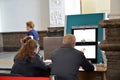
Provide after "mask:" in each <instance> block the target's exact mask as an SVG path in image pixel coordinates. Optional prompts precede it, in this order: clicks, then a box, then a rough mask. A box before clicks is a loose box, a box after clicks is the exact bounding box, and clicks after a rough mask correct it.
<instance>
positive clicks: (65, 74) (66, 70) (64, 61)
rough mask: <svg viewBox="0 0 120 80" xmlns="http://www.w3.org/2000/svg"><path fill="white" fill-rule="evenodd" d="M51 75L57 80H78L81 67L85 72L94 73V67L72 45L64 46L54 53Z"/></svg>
mask: <svg viewBox="0 0 120 80" xmlns="http://www.w3.org/2000/svg"><path fill="white" fill-rule="evenodd" d="M51 59H52V65H51V74H52V75H56V77H57V78H58V79H57V80H77V74H78V69H79V67H80V66H82V67H83V69H84V70H85V71H94V66H93V65H92V64H90V63H89V62H88V61H87V59H86V58H85V56H84V54H83V53H82V52H80V51H78V50H76V49H74V48H72V47H71V46H70V45H63V46H62V47H61V48H59V49H56V50H54V51H53V52H52V57H51Z"/></svg>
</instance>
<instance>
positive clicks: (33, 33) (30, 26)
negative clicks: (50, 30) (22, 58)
mask: <svg viewBox="0 0 120 80" xmlns="http://www.w3.org/2000/svg"><path fill="white" fill-rule="evenodd" d="M34 27H35V25H34V23H33V22H32V21H28V22H26V30H27V31H28V36H30V37H31V38H32V39H34V40H36V41H37V42H38V41H39V35H38V32H37V31H36V30H35V29H34Z"/></svg>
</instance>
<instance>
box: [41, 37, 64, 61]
mask: <svg viewBox="0 0 120 80" xmlns="http://www.w3.org/2000/svg"><path fill="white" fill-rule="evenodd" d="M62 40H63V37H44V39H43V48H44V59H45V60H46V59H50V58H51V52H52V51H53V50H54V49H56V48H59V47H60V46H61V45H62Z"/></svg>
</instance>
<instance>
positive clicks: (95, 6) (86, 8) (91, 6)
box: [81, 0, 114, 14]
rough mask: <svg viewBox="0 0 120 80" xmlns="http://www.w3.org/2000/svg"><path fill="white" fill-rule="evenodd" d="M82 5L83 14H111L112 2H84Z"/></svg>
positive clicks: (84, 0) (96, 0)
mask: <svg viewBox="0 0 120 80" xmlns="http://www.w3.org/2000/svg"><path fill="white" fill-rule="evenodd" d="M113 1H114V0H113ZM81 4H82V13H83V14H86V13H110V0H82V1H81Z"/></svg>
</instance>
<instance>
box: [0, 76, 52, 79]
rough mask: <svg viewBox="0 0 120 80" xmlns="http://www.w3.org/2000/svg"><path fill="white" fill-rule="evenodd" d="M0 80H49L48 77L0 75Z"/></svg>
mask: <svg viewBox="0 0 120 80" xmlns="http://www.w3.org/2000/svg"><path fill="white" fill-rule="evenodd" d="M0 80H50V78H49V77H21V76H0Z"/></svg>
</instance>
